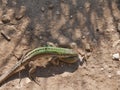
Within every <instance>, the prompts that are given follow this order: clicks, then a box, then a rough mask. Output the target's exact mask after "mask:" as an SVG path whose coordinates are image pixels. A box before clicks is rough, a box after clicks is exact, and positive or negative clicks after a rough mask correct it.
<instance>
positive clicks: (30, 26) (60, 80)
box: [0, 0, 120, 90]
mask: <svg viewBox="0 0 120 90" xmlns="http://www.w3.org/2000/svg"><path fill="white" fill-rule="evenodd" d="M119 9H120V2H119V1H116V0H28V1H27V0H0V33H1V34H0V57H1V58H0V67H1V68H0V75H2V74H3V73H5V72H6V71H8V70H9V69H10V68H11V67H12V66H13V65H14V64H15V63H16V62H17V58H15V56H13V54H15V55H16V56H17V57H20V56H21V55H22V54H23V53H24V52H25V51H27V50H28V49H33V48H36V47H40V46H44V45H46V43H47V42H53V43H55V44H58V45H59V44H61V45H64V44H70V43H71V42H76V43H77V45H78V48H79V49H81V50H82V51H83V52H85V53H86V55H89V56H90V57H89V58H88V59H87V64H85V63H84V64H83V65H79V62H76V63H74V64H66V63H62V64H60V65H59V66H53V65H51V64H48V65H47V66H46V68H44V67H38V68H37V69H36V77H37V80H38V81H39V84H40V86H39V85H37V84H36V83H35V82H34V81H31V80H30V79H29V78H28V71H27V70H22V71H21V72H20V76H19V73H16V74H14V75H13V76H12V77H10V78H9V80H7V81H5V82H4V84H3V85H2V86H1V87H0V90H120V61H116V60H113V59H112V55H113V54H115V53H120V51H119V50H120V43H119V42H118V41H119V39H120V38H119V34H120V25H119V24H120V10H119ZM116 42H118V43H117V44H116ZM20 77H21V78H22V80H21V82H20V83H19V81H20Z"/></svg>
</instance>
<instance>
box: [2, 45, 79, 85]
mask: <svg viewBox="0 0 120 90" xmlns="http://www.w3.org/2000/svg"><path fill="white" fill-rule="evenodd" d="M43 56H44V57H46V56H50V57H56V58H57V59H59V60H61V61H63V62H67V63H74V62H76V61H77V60H78V58H79V54H78V52H77V51H76V50H74V49H67V48H59V47H39V48H36V49H34V50H32V51H30V52H28V53H27V54H26V55H24V56H23V57H22V58H21V59H20V60H19V61H18V62H17V63H16V64H15V65H14V66H13V67H12V68H11V69H10V70H9V71H7V72H6V73H4V74H3V75H2V76H1V77H0V84H2V83H3V81H5V80H6V79H7V78H9V77H10V76H12V75H13V74H14V73H15V72H16V71H17V70H19V69H20V68H21V67H22V66H26V65H27V64H28V63H29V62H31V61H36V59H37V58H41V57H43ZM52 60H55V59H54V58H52V59H49V60H44V61H46V62H45V64H44V65H46V64H47V63H48V62H49V61H52ZM40 61H41V62H40V63H43V62H44V61H42V60H40ZM44 65H41V66H44ZM32 72H33V70H30V73H32Z"/></svg>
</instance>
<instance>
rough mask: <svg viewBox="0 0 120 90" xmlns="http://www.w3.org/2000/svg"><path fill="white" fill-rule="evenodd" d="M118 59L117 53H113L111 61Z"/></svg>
mask: <svg viewBox="0 0 120 90" xmlns="http://www.w3.org/2000/svg"><path fill="white" fill-rule="evenodd" d="M119 58H120V55H119V53H115V54H113V56H112V59H113V60H119Z"/></svg>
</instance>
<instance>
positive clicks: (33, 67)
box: [29, 61, 41, 86]
mask: <svg viewBox="0 0 120 90" xmlns="http://www.w3.org/2000/svg"><path fill="white" fill-rule="evenodd" d="M29 67H30V70H29V78H30V79H31V80H32V81H34V82H35V83H36V84H38V85H39V86H41V85H40V83H39V81H38V80H37V79H36V75H35V70H36V65H34V62H33V61H31V62H30V63H29Z"/></svg>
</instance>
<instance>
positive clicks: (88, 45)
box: [85, 43, 91, 52]
mask: <svg viewBox="0 0 120 90" xmlns="http://www.w3.org/2000/svg"><path fill="white" fill-rule="evenodd" d="M85 50H86V51H87V52H90V51H91V47H90V44H88V43H87V44H86V45H85Z"/></svg>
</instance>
